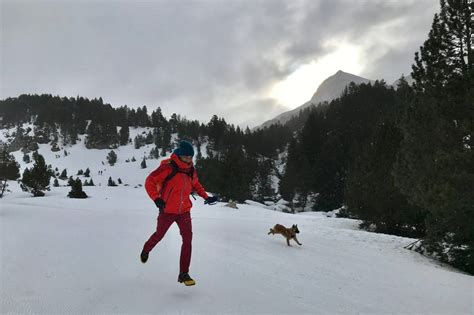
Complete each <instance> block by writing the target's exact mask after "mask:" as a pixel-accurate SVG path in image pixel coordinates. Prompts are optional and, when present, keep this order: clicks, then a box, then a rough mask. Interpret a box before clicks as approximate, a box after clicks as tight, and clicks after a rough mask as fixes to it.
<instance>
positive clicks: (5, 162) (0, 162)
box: [0, 150, 20, 198]
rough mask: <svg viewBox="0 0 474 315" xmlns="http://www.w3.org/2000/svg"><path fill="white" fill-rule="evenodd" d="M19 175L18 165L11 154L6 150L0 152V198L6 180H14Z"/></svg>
mask: <svg viewBox="0 0 474 315" xmlns="http://www.w3.org/2000/svg"><path fill="white" fill-rule="evenodd" d="M19 177H20V165H19V164H18V162H17V161H16V160H15V157H14V156H13V155H12V154H9V153H8V152H7V151H6V150H2V151H1V152H0V198H2V196H3V193H4V192H5V189H6V188H7V180H15V179H17V178H19Z"/></svg>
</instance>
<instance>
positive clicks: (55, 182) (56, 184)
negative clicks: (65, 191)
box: [53, 178, 59, 187]
mask: <svg viewBox="0 0 474 315" xmlns="http://www.w3.org/2000/svg"><path fill="white" fill-rule="evenodd" d="M53 187H59V182H58V179H57V178H55V179H54V182H53Z"/></svg>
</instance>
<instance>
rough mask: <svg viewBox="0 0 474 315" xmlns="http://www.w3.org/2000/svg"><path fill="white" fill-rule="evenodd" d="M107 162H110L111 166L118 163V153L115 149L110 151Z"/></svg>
mask: <svg viewBox="0 0 474 315" xmlns="http://www.w3.org/2000/svg"><path fill="white" fill-rule="evenodd" d="M107 162H109V164H110V166H114V164H115V163H117V154H116V153H115V152H114V150H112V151H110V152H109V154H108V155H107Z"/></svg>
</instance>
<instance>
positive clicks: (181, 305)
mask: <svg viewBox="0 0 474 315" xmlns="http://www.w3.org/2000/svg"><path fill="white" fill-rule="evenodd" d="M68 190H69V188H67V187H59V188H53V189H52V191H51V192H47V195H46V197H43V198H30V197H29V196H28V195H27V194H25V193H21V192H14V193H9V194H7V195H6V197H5V198H4V199H2V206H1V211H0V222H1V223H0V236H1V309H0V311H1V313H2V314H3V313H25V314H33V313H47V314H51V313H87V314H91V313H94V314H97V313H129V314H138V313H160V314H161V313H163V314H168V313H172V314H175V313H207V314H208V313H212V314H225V313H239V314H249V313H268V314H277V313H282V314H296V313H298V314H299V313H308V314H309V313H311V314H318V313H321V314H327V313H350V314H352V313H363V314H365V313H377V314H380V313H418V314H420V313H422V314H435V313H436V314H472V310H473V302H472V301H473V277H471V276H469V275H465V274H463V273H460V272H458V271H456V270H453V269H451V268H449V267H446V266H443V265H441V264H439V263H437V262H436V261H434V260H432V259H429V258H426V257H423V256H421V255H419V254H417V253H415V252H412V251H408V250H404V249H403V246H404V245H407V244H409V243H410V242H411V241H412V239H408V238H403V237H397V236H391V235H384V234H375V233H369V232H365V231H360V230H358V229H357V225H358V222H357V221H355V220H350V219H341V218H328V217H326V216H325V215H324V214H321V213H301V214H297V215H291V214H285V213H280V212H276V211H271V210H266V209H262V208H258V207H255V206H250V205H239V206H240V209H238V210H235V209H231V208H226V207H223V206H222V205H223V204H222V203H221V204H218V205H216V206H212V207H210V206H204V205H203V202H202V199H198V200H197V201H193V202H194V203H195V206H194V208H193V210H192V215H193V230H194V240H193V258H192V262H191V272H190V274H191V275H192V276H193V277H194V278H195V279H196V281H197V285H196V286H194V287H190V288H187V287H184V286H183V285H182V284H179V283H177V274H178V265H179V263H178V262H179V250H180V246H181V237H180V235H179V231H178V228H177V226H176V225H173V226H172V227H171V228H170V230H169V231H168V233H167V235H166V236H165V238H164V239H163V240H162V241H161V242H160V243H159V244H158V245H157V246H156V247H155V249H154V250H153V251H152V252H151V253H150V259H149V261H148V262H147V263H146V264H142V263H141V262H140V261H139V253H140V250H141V248H142V246H143V243H144V242H145V241H146V239H147V238H148V237H149V236H150V235H151V233H152V232H153V231H154V229H155V225H156V215H157V213H156V212H157V211H156V209H155V208H154V205H153V203H152V202H151V201H149V199H148V197H147V196H146V194H145V193H144V189H143V188H140V189H133V188H130V187H92V188H91V187H84V190H85V191H86V192H87V193H88V195H89V196H90V197H91V198H88V199H85V200H71V199H69V198H67V197H66V195H67V192H68ZM275 223H280V224H284V225H286V226H290V225H291V224H298V227H299V229H300V231H301V233H300V234H299V235H298V239H299V240H300V242H301V243H303V246H301V247H300V246H298V245H296V243H293V241H291V243H292V246H291V247H288V246H286V241H285V239H284V238H283V237H282V236H280V235H267V232H268V230H269V228H270V227H272V226H273V225H274V224H275Z"/></svg>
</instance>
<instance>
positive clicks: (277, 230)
mask: <svg viewBox="0 0 474 315" xmlns="http://www.w3.org/2000/svg"><path fill="white" fill-rule="evenodd" d="M299 232H300V231H299V230H298V226H297V225H296V224H293V225H292V226H291V228H289V229H288V228H286V227H284V226H283V225H281V224H276V225H275V226H274V227H273V229H270V232H268V235H270V234H273V235H275V234H281V235H283V236H284V237H285V238H286V243H287V244H288V246H291V245H290V240H291V239H294V240H295V242H296V243H298V245H300V246H301V245H303V244H301V243H300V242H298V239H297V238H296V234H297V233H299Z"/></svg>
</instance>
